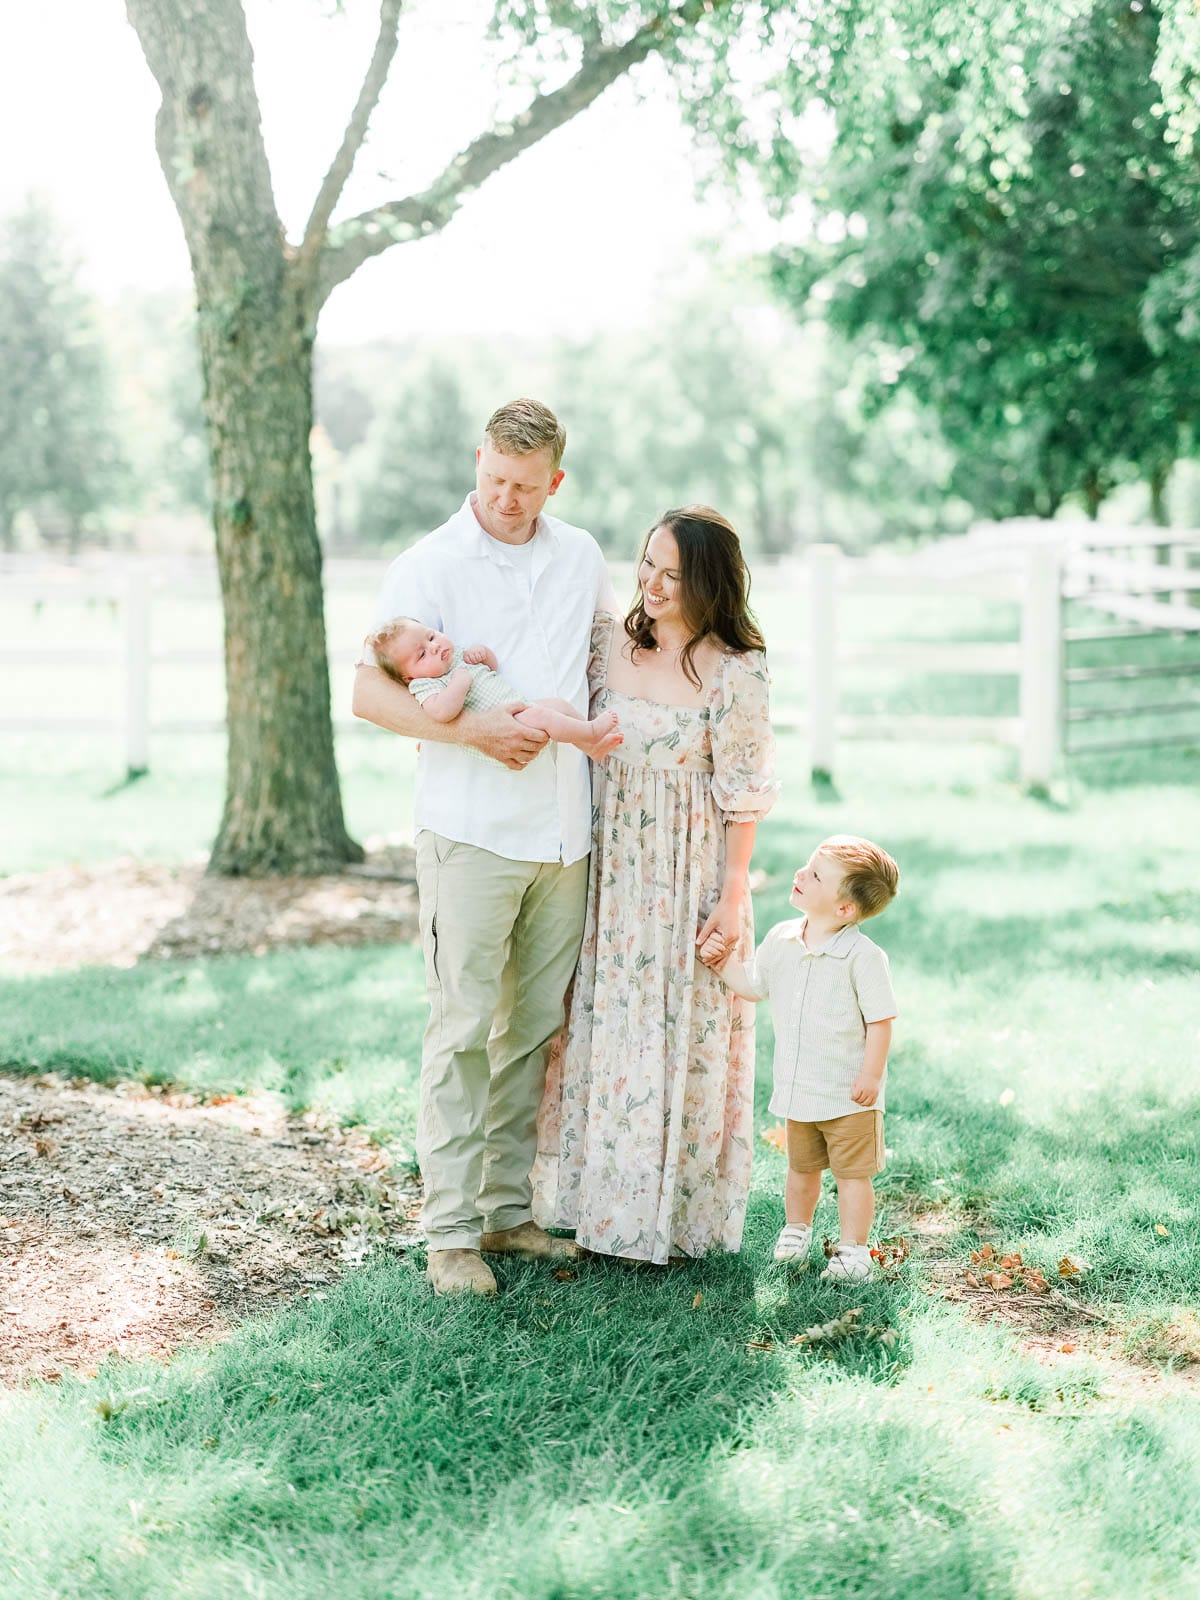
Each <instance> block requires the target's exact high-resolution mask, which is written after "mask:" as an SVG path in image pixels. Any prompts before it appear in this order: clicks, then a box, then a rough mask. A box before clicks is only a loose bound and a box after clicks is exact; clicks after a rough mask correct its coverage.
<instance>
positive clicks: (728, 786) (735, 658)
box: [709, 650, 779, 822]
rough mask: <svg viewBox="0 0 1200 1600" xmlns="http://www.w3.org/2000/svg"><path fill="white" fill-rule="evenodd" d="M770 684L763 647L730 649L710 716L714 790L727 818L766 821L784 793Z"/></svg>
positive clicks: (723, 818)
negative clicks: (779, 776)
mask: <svg viewBox="0 0 1200 1600" xmlns="http://www.w3.org/2000/svg"><path fill="white" fill-rule="evenodd" d="M769 690H770V679H769V677H768V676H767V658H766V656H764V655H763V654H762V652H761V651H759V650H748V651H746V653H745V654H744V655H737V654H735V653H733V652H730V654H729V655H728V656H727V657H726V658H725V664H724V669H723V671H722V673H721V678H720V682H719V685H718V691H717V695H716V697H715V702H714V704H713V709H712V714H711V717H710V720H709V729H710V733H711V738H712V761H713V782H712V793H713V799H714V801H715V802H716V805H717V809H718V811H719V812H720V813H721V820H722V821H723V822H761V820H762V819H763V817H765V816H766V814H767V812H768V811H769V810H770V809H771V807H772V806H773V805H774V804H775V801H776V799H777V798H778V796H779V785H778V784H777V783H776V782H775V781H774V772H775V735H774V734H773V733H772V731H771V715H770V707H769V704H768V699H769Z"/></svg>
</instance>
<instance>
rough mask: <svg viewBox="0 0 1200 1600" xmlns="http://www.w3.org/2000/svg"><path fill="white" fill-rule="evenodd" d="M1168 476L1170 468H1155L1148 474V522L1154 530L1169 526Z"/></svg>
mask: <svg viewBox="0 0 1200 1600" xmlns="http://www.w3.org/2000/svg"><path fill="white" fill-rule="evenodd" d="M1170 476H1171V469H1170V467H1155V468H1154V470H1153V471H1152V472H1151V474H1150V478H1149V485H1150V520H1151V522H1153V524H1154V526H1155V527H1156V528H1167V527H1170V524H1171V513H1170V511H1169V509H1168V507H1167V481H1168V479H1169V478H1170Z"/></svg>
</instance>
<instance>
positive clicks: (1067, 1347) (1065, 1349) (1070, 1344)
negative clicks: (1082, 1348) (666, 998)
mask: <svg viewBox="0 0 1200 1600" xmlns="http://www.w3.org/2000/svg"><path fill="white" fill-rule="evenodd" d="M1058 1348H1059V1349H1060V1350H1061V1351H1062V1353H1063V1355H1065V1356H1069V1355H1071V1354H1073V1353H1074V1351H1076V1350H1077V1349H1078V1348H1079V1346H1078V1345H1077V1344H1076V1343H1075V1342H1074V1340H1073V1339H1068V1340H1067V1342H1066V1343H1065V1344H1060V1345H1059V1347H1058Z"/></svg>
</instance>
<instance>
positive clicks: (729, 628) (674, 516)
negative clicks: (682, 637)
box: [625, 506, 766, 689]
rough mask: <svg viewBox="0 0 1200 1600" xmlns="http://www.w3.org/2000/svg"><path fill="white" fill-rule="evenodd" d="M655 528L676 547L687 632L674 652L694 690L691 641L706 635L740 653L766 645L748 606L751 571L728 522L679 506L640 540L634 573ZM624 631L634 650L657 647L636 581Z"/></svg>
mask: <svg viewBox="0 0 1200 1600" xmlns="http://www.w3.org/2000/svg"><path fill="white" fill-rule="evenodd" d="M659 528H668V529H669V530H670V532H671V534H672V535H673V537H674V539H675V543H676V544H677V545H678V546H679V588H678V595H679V609H680V611H681V612H682V613H683V619H684V622H685V623H686V625H687V628H688V631H689V635H690V636H689V638H688V641H687V643H686V644H685V645H684V647H683V649H682V650H681V651H680V653H679V662H680V665H681V666H682V668H683V670H684V673H685V674H686V676H687V677H688V679H689V680H690V681H691V682H692V683H694V684H695V686H696V688H697V689H699V688H700V687H701V682H700V674H699V673H698V672H697V671H696V667H695V662H694V659H693V658H694V656H695V653H696V646H697V645H698V644H700V643H701V642H702V641H703V640H704V639H706V638H707V637H708V636H709V634H712V635H713V636H714V637H715V638H717V639H720V641H721V643H722V644H724V645H725V646H726V647H727V648H728V649H730V650H734V651H736V652H737V653H738V654H739V655H741V654H742V653H744V652H745V651H747V650H763V649H765V648H766V646H765V645H764V643H763V636H762V632H761V630H760V629H759V626H758V621H757V619H756V618H755V616H754V613H753V612H752V611H751V610H750V573H749V572H748V570H747V568H746V562H745V559H744V558H743V556H742V546H741V541H740V540H739V539H738V536H737V532H736V530H735V529H734V526H733V524H732V523H731V522H730V521H729V520H728V518H726V517H723V516H722V515H721V513H720V512H719V511H714V510H713V508H712V507H711V506H681V507H679V508H677V509H676V510H674V511H666V512H664V513H663V515H662V516H661V517H659V519H658V521H657V522H656V523H655V524H654V527H652V528H651V529H650V531H649V532H648V533H647V534H646V537H645V538H644V539H643V540H642V549H641V554H640V555H639V556H638V570H639V572H640V571H641V564H642V562H643V560H644V559H645V556H646V546H647V545H648V544H649V543H650V538H651V535H652V534H654V533H655V532H656V531H657V530H658V529H659ZM625 632H626V633H627V634H628V635H629V638H630V639H631V640H632V642H633V649H634V653H635V654H636V653H637V651H639V650H653V649H655V648H656V645H655V639H654V623H653V620H652V619H651V617H650V616H649V615H648V613H647V611H646V607H645V604H644V603H643V600H642V589H641V584H640V582H639V584H638V592H637V598H636V600H635V601H634V602H633V604H632V606H630V608H629V614H628V615H627V616H626V618H625Z"/></svg>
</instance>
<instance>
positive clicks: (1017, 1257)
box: [1000, 1250, 1021, 1272]
mask: <svg viewBox="0 0 1200 1600" xmlns="http://www.w3.org/2000/svg"><path fill="white" fill-rule="evenodd" d="M1000 1265H1001V1266H1002V1267H1003V1268H1004V1270H1005V1272H1012V1271H1014V1270H1015V1269H1016V1268H1017V1267H1019V1266H1020V1265H1021V1252H1020V1251H1019V1250H1010V1251H1009V1253H1008V1254H1007V1255H1004V1256H1001V1257H1000Z"/></svg>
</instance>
